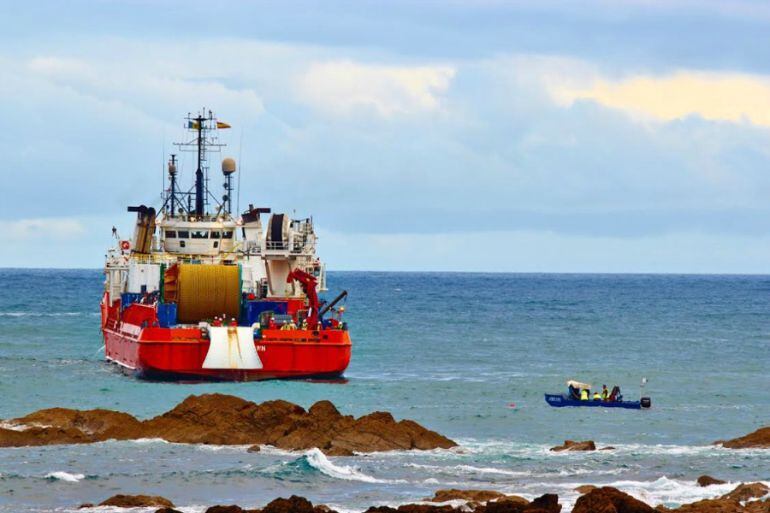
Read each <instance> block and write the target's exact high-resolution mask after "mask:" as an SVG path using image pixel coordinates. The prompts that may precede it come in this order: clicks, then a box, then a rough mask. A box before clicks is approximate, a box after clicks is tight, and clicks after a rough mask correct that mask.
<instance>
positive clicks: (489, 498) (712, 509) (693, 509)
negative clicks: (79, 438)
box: [89, 483, 770, 513]
mask: <svg viewBox="0 0 770 513" xmlns="http://www.w3.org/2000/svg"><path fill="white" fill-rule="evenodd" d="M588 487H592V485H585V486H584V487H579V488H584V489H585V490H586V491H585V493H584V494H583V495H582V496H581V497H579V498H578V500H577V501H576V502H575V506H574V508H573V509H572V513H770V500H767V495H768V494H769V493H770V489H768V487H767V486H765V485H764V484H762V483H749V484H741V485H739V486H737V487H736V488H735V489H734V490H732V491H731V492H729V493H727V494H725V495H723V496H721V497H718V498H716V499H706V500H702V501H698V502H693V503H691V504H685V505H682V506H681V507H679V508H676V509H668V508H666V507H664V506H658V507H656V508H652V507H651V506H649V505H647V504H645V503H644V502H642V501H640V500H638V499H635V498H634V497H631V496H630V495H628V494H626V493H624V492H621V491H620V490H618V489H616V488H612V487H609V486H605V487H602V488H597V487H592V488H591V489H589V488H588ZM581 493H582V492H581ZM457 499H461V500H465V501H468V502H467V505H464V506H459V507H455V506H450V505H438V504H435V505H434V504H424V503H423V504H404V505H401V506H399V507H398V508H392V507H389V506H374V507H371V508H369V509H368V510H366V513H468V512H469V511H470V512H472V513H560V512H561V508H562V506H561V504H559V498H558V496H557V495H554V494H545V495H542V496H540V497H538V498H536V499H534V500H533V501H531V502H530V501H527V500H526V499H523V498H521V497H517V496H514V495H504V494H502V493H499V492H495V491H490V490H456V489H450V490H438V491H437V492H436V493H435V495H434V497H433V498H432V499H430V501H431V502H446V501H450V500H457ZM485 499H486V502H484V500H485ZM763 499H764V500H763ZM153 501H155V502H153ZM159 501H165V502H164V503H160V504H158V502H159ZM99 505H100V506H106V505H110V506H119V507H146V506H148V505H149V506H154V505H161V506H162V507H161V509H158V510H157V511H156V512H155V513H176V510H174V509H173V505H172V504H171V502H170V501H168V500H167V499H164V498H163V497H151V496H144V495H116V496H114V497H111V498H110V499H108V500H107V501H104V502H102V503H101V504H99ZM89 506H90V505H89ZM205 513H336V512H335V511H334V510H332V509H330V508H328V507H326V506H314V505H313V504H312V503H311V502H310V501H308V500H307V499H305V498H303V497H298V496H291V497H290V498H288V499H283V498H281V499H275V500H274V501H272V502H271V503H269V504H268V505H267V506H265V507H264V508H262V509H252V510H248V509H243V508H241V507H240V506H235V505H231V506H211V507H210V508H208V509H207V510H206V512H205Z"/></svg>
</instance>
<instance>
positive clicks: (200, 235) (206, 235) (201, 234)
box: [192, 230, 209, 239]
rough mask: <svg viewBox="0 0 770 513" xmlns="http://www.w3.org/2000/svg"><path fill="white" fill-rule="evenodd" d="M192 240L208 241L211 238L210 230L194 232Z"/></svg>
mask: <svg viewBox="0 0 770 513" xmlns="http://www.w3.org/2000/svg"><path fill="white" fill-rule="evenodd" d="M192 238H193V239H208V238H209V232H208V230H195V231H193V232H192Z"/></svg>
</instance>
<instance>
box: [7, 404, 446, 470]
mask: <svg viewBox="0 0 770 513" xmlns="http://www.w3.org/2000/svg"><path fill="white" fill-rule="evenodd" d="M6 425H9V426H8V427H5V428H0V447H18V446H27V445H49V444H77V443H90V442H99V441H104V440H110V439H115V440H132V439H138V438H162V439H163V440H167V441H169V442H178V443H200V444H215V445H252V446H253V447H258V446H259V445H272V446H275V447H278V448H281V449H288V450H304V449H310V448H314V447H317V448H319V449H321V450H322V451H323V452H324V453H326V454H328V455H332V456H343V455H351V454H353V453H354V452H375V451H390V450H410V449H423V450H429V449H437V448H443V449H447V448H450V447H455V446H456V445H457V444H456V443H455V442H453V441H452V440H450V439H448V438H446V437H444V436H442V435H440V434H438V433H436V432H434V431H431V430H429V429H426V428H424V427H422V426H421V425H420V424H417V423H416V422H414V421H411V420H401V421H396V420H395V419H394V418H393V416H392V415H391V414H390V413H387V412H374V413H370V414H369V415H364V416H363V417H359V418H355V417H353V416H351V415H342V414H341V413H340V412H339V411H338V410H337V408H335V407H334V405H333V404H332V403H330V402H329V401H319V402H317V403H316V404H314V405H313V406H312V407H311V408H310V409H309V410H307V411H306V410H305V409H304V408H302V407H300V406H298V405H296V404H293V403H290V402H287V401H267V402H264V403H260V404H257V403H253V402H251V401H247V400H245V399H241V398H239V397H235V396H231V395H223V394H206V395H199V396H189V397H188V398H187V399H185V400H184V401H182V402H181V403H180V404H178V405H177V406H176V407H175V408H174V409H172V410H170V411H168V412H166V413H164V414H162V415H159V416H157V417H154V418H151V419H149V420H144V421H141V420H138V419H136V418H134V417H132V416H131V415H128V414H126V413H120V412H115V411H110V410H85V411H81V410H71V409H66V408H52V409H48V410H40V411H38V412H35V413H33V414H30V415H27V416H25V417H21V418H18V419H13V420H11V421H9V422H7V423H6Z"/></svg>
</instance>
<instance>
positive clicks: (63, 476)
mask: <svg viewBox="0 0 770 513" xmlns="http://www.w3.org/2000/svg"><path fill="white" fill-rule="evenodd" d="M85 477H86V476H84V475H83V474H71V473H69V472H64V471H61V470H59V471H56V472H49V473H48V474H46V475H45V478H46V479H50V480H51V481H66V482H68V483H77V482H78V481H80V480H81V479H84V478H85Z"/></svg>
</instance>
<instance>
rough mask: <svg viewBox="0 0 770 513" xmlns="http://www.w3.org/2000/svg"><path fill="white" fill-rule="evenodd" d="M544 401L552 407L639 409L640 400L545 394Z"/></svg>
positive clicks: (640, 406) (640, 407)
mask: <svg viewBox="0 0 770 513" xmlns="http://www.w3.org/2000/svg"><path fill="white" fill-rule="evenodd" d="M545 402H547V403H548V404H549V405H550V406H553V407H554V408H564V407H567V406H578V407H586V408H625V409H628V410H641V409H642V403H641V401H612V402H610V401H580V400H578V399H571V398H569V397H565V396H564V395H562V394H545Z"/></svg>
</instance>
